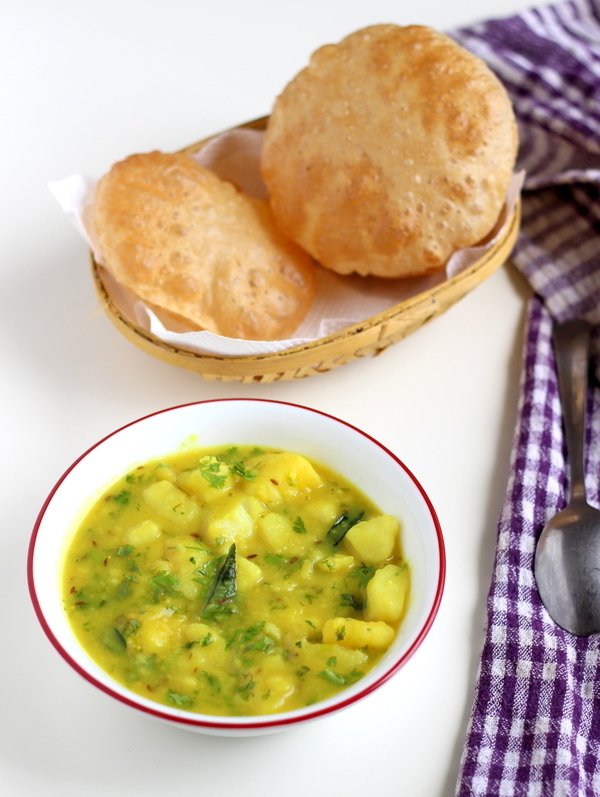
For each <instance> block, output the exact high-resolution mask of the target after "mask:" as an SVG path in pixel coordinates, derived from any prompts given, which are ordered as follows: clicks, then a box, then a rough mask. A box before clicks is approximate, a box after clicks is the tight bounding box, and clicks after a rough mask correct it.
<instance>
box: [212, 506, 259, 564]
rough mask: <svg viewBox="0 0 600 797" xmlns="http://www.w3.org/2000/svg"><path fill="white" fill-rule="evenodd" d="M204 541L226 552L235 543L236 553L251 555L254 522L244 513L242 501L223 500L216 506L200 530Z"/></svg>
mask: <svg viewBox="0 0 600 797" xmlns="http://www.w3.org/2000/svg"><path fill="white" fill-rule="evenodd" d="M201 533H202V536H203V538H204V539H205V541H206V542H207V543H208V544H209V545H211V546H214V547H215V548H217V549H218V550H223V551H224V550H226V549H227V548H228V547H229V546H230V545H231V543H232V542H235V544H236V547H237V552H238V553H240V554H242V556H243V555H244V554H245V553H251V551H250V547H251V545H252V535H253V533H254V521H253V520H252V518H251V517H250V515H249V514H248V512H247V511H246V508H245V506H244V499H239V498H235V499H231V500H229V501H227V500H225V501H223V502H222V503H220V504H219V505H218V506H216V507H215V508H214V509H213V510H212V511H211V512H210V514H209V516H208V517H207V519H206V521H205V523H204V526H203V528H202V530H201Z"/></svg>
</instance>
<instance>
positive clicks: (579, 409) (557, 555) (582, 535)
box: [534, 320, 600, 636]
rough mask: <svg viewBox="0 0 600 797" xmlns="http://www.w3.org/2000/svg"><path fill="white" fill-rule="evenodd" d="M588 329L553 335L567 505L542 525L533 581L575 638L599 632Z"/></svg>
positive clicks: (598, 520)
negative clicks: (588, 432) (588, 479)
mask: <svg viewBox="0 0 600 797" xmlns="http://www.w3.org/2000/svg"><path fill="white" fill-rule="evenodd" d="M590 331H591V326H590V324H588V323H587V322H586V321H581V320H573V321H565V322H564V323H562V324H559V325H557V327H556V328H555V331H554V335H553V342H554V351H555V356H556V365H557V370H558V382H559V390H560V396H561V402H562V407H563V420H564V427H565V437H566V441H567V452H568V460H569V472H570V498H569V502H568V504H567V506H566V507H565V508H564V509H563V510H562V511H561V512H559V513H558V514H557V515H555V516H554V517H553V518H552V519H551V520H550V521H549V522H548V523H547V524H546V526H545V528H544V530H543V531H542V533H541V535H540V538H539V540H538V543H537V548H536V552H535V564H534V571H535V579H536V582H537V587H538V591H539V594H540V598H541V599H542V603H543V604H544V606H545V607H546V610H547V611H548V614H549V615H550V616H551V617H552V619H553V620H554V622H555V623H556V624H557V625H559V626H560V627H561V628H563V629H564V630H565V631H569V632H570V633H572V634H576V635H578V636H589V635H590V634H595V633H598V632H600V510H598V509H594V507H592V506H590V505H589V504H588V503H587V501H586V495H585V481H584V476H585V470H584V430H585V403H586V393H587V371H588V361H589V340H590Z"/></svg>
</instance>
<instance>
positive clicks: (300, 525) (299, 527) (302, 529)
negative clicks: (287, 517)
mask: <svg viewBox="0 0 600 797" xmlns="http://www.w3.org/2000/svg"><path fill="white" fill-rule="evenodd" d="M292 528H293V529H294V531H295V532H296V534H306V526H305V525H304V521H303V520H302V518H301V517H300V516H298V517H297V518H296V520H294V522H293V524H292Z"/></svg>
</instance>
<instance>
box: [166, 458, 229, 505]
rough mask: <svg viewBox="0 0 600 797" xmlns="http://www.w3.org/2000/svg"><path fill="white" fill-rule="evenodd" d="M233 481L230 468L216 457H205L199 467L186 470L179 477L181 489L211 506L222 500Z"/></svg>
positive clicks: (178, 482) (178, 481)
mask: <svg viewBox="0 0 600 797" xmlns="http://www.w3.org/2000/svg"><path fill="white" fill-rule="evenodd" d="M232 481H233V479H232V477H231V475H230V471H229V468H228V467H227V465H225V463H224V462H219V460H218V459H217V458H216V457H203V458H202V459H201V460H200V462H199V464H198V467H196V468H191V469H190V470H184V471H183V472H182V473H180V474H179V476H178V477H177V484H178V485H179V486H180V487H181V488H183V489H184V490H186V492H188V493H191V494H192V495H197V496H198V498H200V499H201V500H202V501H204V502H206V503H209V504H210V503H212V502H213V501H216V500H218V499H219V498H222V497H223V495H224V494H225V492H226V491H227V490H228V489H229V488H230V487H231V484H232Z"/></svg>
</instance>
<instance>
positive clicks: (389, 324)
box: [92, 117, 520, 382]
mask: <svg viewBox="0 0 600 797" xmlns="http://www.w3.org/2000/svg"><path fill="white" fill-rule="evenodd" d="M266 121H267V117H264V118H262V119H257V120H254V121H252V122H248V123H246V124H244V125H240V127H244V128H250V129H254V130H262V129H264V127H265V125H266ZM209 140H210V138H209V139H205V140H203V141H199V142H198V143H196V144H193V145H191V146H189V147H186V148H185V149H184V150H182V151H183V152H188V153H191V152H195V151H197V150H199V149H201V148H202V147H203V146H204V145H205V144H206V143H207V141H209ZM519 223H520V205H519V204H517V205H516V207H515V210H514V211H513V213H512V216H511V218H510V219H509V223H508V224H507V225H506V227H505V229H504V232H503V235H502V237H501V238H500V239H499V240H498V241H497V242H496V243H495V244H494V246H493V247H491V248H490V249H489V250H488V251H487V252H486V253H485V255H484V256H483V257H482V258H481V259H480V260H478V261H477V262H476V263H474V264H473V265H472V266H470V267H469V268H467V269H465V271H463V272H462V273H461V274H459V275H457V276H456V277H453V278H452V279H449V280H446V281H445V282H443V283H441V284H440V285H437V286H436V287H434V288H432V289H431V290H428V291H425V292H423V293H420V294H418V295H417V296H413V297H411V298H410V299H407V300H406V301H403V302H401V303H400V304H397V305H395V306H394V307H392V308H390V309H388V310H386V311H385V312H382V313H379V314H377V315H375V316H373V317H371V318H369V319H367V320H365V321H361V322H360V323H358V324H354V325H352V326H349V327H346V328H344V329H342V330H340V331H339V332H336V333H335V334H333V335H328V336H327V337H324V338H320V339H319V340H315V341H311V342H310V343H305V344H304V345H301V346H296V347H294V348H292V349H287V350H286V351H281V352H277V353H275V354H265V355H249V356H244V357H225V356H215V355H209V354H199V353H197V352H192V351H186V350H184V349H180V348H177V347H176V346H173V345H171V344H169V343H165V342H164V341H162V340H160V339H158V338H157V337H155V336H154V335H152V334H151V333H150V332H147V331H146V330H144V329H142V328H141V327H139V326H137V325H136V324H135V323H133V322H132V321H131V320H130V319H129V318H128V317H126V316H125V315H124V314H123V313H122V312H121V310H120V309H119V308H118V307H117V306H116V305H115V304H114V302H113V301H112V300H111V298H110V296H109V294H108V292H107V290H106V287H105V285H104V283H103V281H102V277H101V274H100V271H99V268H98V264H97V263H96V261H95V260H94V258H93V256H92V274H93V278H94V284H95V286H96V290H97V292H98V295H99V297H100V301H101V304H102V306H103V308H104V310H105V312H106V313H107V315H108V317H109V318H110V320H111V321H112V322H113V323H114V325H115V326H116V327H117V329H118V330H119V331H120V332H122V333H123V335H125V337H126V338H128V339H129V340H130V341H131V342H132V343H135V345H136V346H138V347H139V348H140V349H142V350H143V351H145V352H147V353H148V354H152V355H153V356H154V357H157V358H158V359H159V360H163V361H164V362H167V363H171V364H172V365H177V366H179V367H180V368H186V369H187V370H189V371H194V372H196V373H198V374H201V375H202V376H203V377H204V378H205V379H219V380H222V381H226V382H277V381H280V380H283V379H301V378H303V377H306V376H312V375H313V374H318V373H323V372H325V371H330V370H331V369H332V368H337V366H339V365H344V364H345V363H349V362H352V361H353V360H357V359H358V358H360V357H369V356H373V355H376V354H379V353H380V352H382V351H383V350H384V349H386V348H387V347H388V346H390V345H391V344H392V343H396V342H397V341H399V340H401V339H402V338H405V337H407V336H408V335H410V334H411V333H412V332H414V331H415V330H417V329H418V328H419V327H421V326H423V324H425V323H427V322H428V321H431V320H432V319H434V318H435V317H436V316H438V315H441V313H443V312H445V311H446V310H447V309H448V308H449V307H451V306H452V305H453V304H455V302H457V301H458V300H459V299H462V297H463V296H465V295H466V294H467V293H469V292H470V291H471V290H473V288H475V287H476V286H477V285H478V284H479V283H480V282H483V280H484V279H486V278H487V277H489V276H490V274H492V273H493V272H494V271H495V270H496V269H497V268H498V267H499V266H501V265H502V264H503V263H504V262H505V261H506V260H507V259H508V257H509V255H510V253H511V251H512V248H513V246H514V244H515V241H516V238H517V234H518V231H519Z"/></svg>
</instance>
